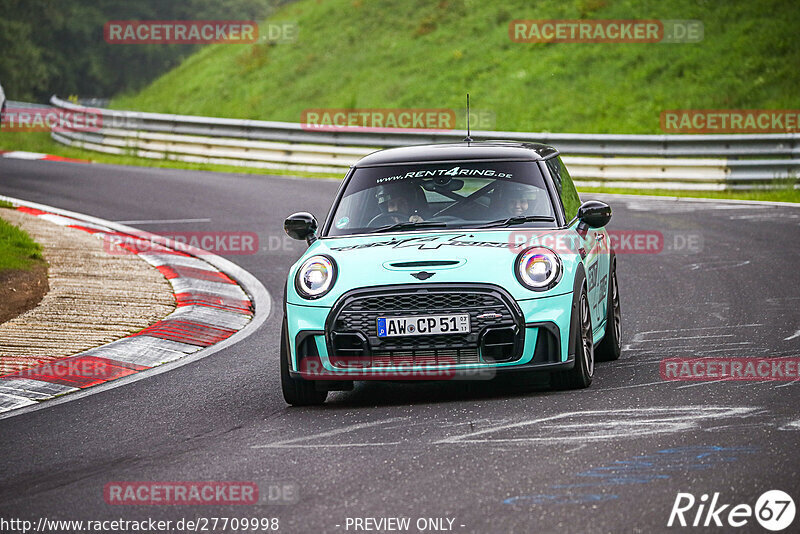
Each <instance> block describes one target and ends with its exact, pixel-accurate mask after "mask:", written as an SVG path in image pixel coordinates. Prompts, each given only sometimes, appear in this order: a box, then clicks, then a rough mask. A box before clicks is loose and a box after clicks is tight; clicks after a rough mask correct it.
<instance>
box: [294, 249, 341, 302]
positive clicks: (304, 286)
mask: <svg viewBox="0 0 800 534" xmlns="http://www.w3.org/2000/svg"><path fill="white" fill-rule="evenodd" d="M335 281H336V263H334V261H333V258H329V257H328V256H312V257H310V258H308V259H307V260H306V261H304V262H303V265H301V266H300V268H299V269H298V270H297V276H296V277H295V284H294V285H295V288H296V289H297V292H298V293H299V294H300V296H301V297H303V298H307V299H318V298H320V297H322V296H323V295H325V294H326V293H327V292H328V291H330V290H331V288H332V287H333V283H334V282H335Z"/></svg>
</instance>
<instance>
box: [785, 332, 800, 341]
mask: <svg viewBox="0 0 800 534" xmlns="http://www.w3.org/2000/svg"><path fill="white" fill-rule="evenodd" d="M796 337H800V330H798V331H797V332H795V333H794V334H792V335H791V336H789V337H785V338H783V340H784V341H789V340H790V339H794V338H796Z"/></svg>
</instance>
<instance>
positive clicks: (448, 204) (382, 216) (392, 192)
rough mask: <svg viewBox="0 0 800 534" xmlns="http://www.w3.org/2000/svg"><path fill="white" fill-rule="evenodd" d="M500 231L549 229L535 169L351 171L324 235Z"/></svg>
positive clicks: (457, 166) (532, 165) (520, 164)
mask: <svg viewBox="0 0 800 534" xmlns="http://www.w3.org/2000/svg"><path fill="white" fill-rule="evenodd" d="M506 225H508V226H510V225H515V226H522V227H529V226H533V227H548V228H549V227H554V226H555V213H554V209H553V202H552V201H551V199H550V195H549V194H548V192H547V190H546V189H545V185H544V179H543V178H542V174H541V171H540V170H539V166H538V165H537V164H536V162H534V161H499V162H498V161H494V162H464V163H453V162H448V163H443V162H439V163H429V164H403V165H394V166H382V167H365V168H359V169H356V170H355V172H354V173H353V175H352V177H351V178H350V181H349V182H348V184H347V189H346V190H345V191H344V194H343V195H342V198H341V200H340V201H339V204H338V206H337V207H336V211H335V213H334V215H333V218H332V219H331V224H330V228H329V229H328V232H327V235H328V236H342V235H350V234H363V233H371V232H375V233H377V232H387V231H391V232H395V231H398V232H400V231H414V230H415V229H420V228H425V229H441V228H480V227H482V226H486V227H496V226H506Z"/></svg>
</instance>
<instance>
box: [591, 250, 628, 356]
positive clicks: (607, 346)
mask: <svg viewBox="0 0 800 534" xmlns="http://www.w3.org/2000/svg"><path fill="white" fill-rule="evenodd" d="M607 310H608V311H606V333H605V335H604V336H603V339H602V340H601V341H600V343H598V344H597V350H596V351H595V357H596V358H597V361H598V362H610V361H613V360H618V359H619V356H620V354H622V325H621V322H622V315H621V313H620V306H619V286H618V284H617V262H616V261H614V262H612V263H611V275H610V276H609V277H608V303H607Z"/></svg>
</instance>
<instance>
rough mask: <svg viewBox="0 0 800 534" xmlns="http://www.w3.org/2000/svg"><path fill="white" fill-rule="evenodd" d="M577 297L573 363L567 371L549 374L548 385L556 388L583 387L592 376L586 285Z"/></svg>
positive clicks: (592, 358) (588, 383) (591, 346)
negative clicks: (576, 325)
mask: <svg viewBox="0 0 800 534" xmlns="http://www.w3.org/2000/svg"><path fill="white" fill-rule="evenodd" d="M580 291H581V293H580V296H579V297H578V306H577V309H576V310H575V313H577V314H578V328H576V329H575V330H576V333H575V336H576V337H575V365H574V366H573V367H572V369H570V370H568V371H558V372H555V373H551V374H550V385H551V386H552V387H554V388H556V389H583V388H587V387H589V385H591V383H592V377H593V376H594V343H593V341H592V319H591V316H590V311H589V297H588V296H587V294H586V286H585V285H583V286H581V290H580Z"/></svg>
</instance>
